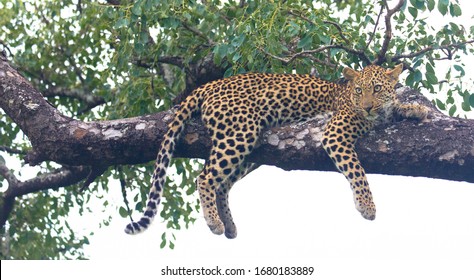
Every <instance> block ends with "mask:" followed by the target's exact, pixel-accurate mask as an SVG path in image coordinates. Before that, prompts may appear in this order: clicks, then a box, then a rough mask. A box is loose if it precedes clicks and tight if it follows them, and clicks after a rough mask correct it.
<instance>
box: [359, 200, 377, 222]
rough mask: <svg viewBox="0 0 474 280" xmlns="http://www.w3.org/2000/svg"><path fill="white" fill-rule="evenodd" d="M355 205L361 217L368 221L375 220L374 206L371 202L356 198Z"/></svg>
mask: <svg viewBox="0 0 474 280" xmlns="http://www.w3.org/2000/svg"><path fill="white" fill-rule="evenodd" d="M355 205H356V209H357V210H358V211H359V212H360V214H361V215H362V217H364V218H365V219H367V220H370V221H372V220H374V219H375V212H376V211H375V204H374V202H373V201H372V200H367V199H361V198H356V199H355Z"/></svg>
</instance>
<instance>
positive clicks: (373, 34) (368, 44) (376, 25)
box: [366, 5, 385, 48]
mask: <svg viewBox="0 0 474 280" xmlns="http://www.w3.org/2000/svg"><path fill="white" fill-rule="evenodd" d="M384 7H385V6H384V5H380V11H379V14H378V16H377V21H376V22H375V26H374V31H373V32H372V34H371V35H370V38H369V41H367V45H366V47H367V48H369V46H370V44H371V43H372V40H373V39H374V37H375V32H376V30H377V27H378V25H379V21H380V16H382V12H383V9H384Z"/></svg>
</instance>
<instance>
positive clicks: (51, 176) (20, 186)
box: [0, 163, 89, 227]
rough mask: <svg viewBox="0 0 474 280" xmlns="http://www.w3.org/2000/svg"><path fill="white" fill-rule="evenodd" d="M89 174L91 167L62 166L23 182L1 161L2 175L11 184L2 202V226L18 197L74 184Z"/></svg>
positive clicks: (0, 223)
mask: <svg viewBox="0 0 474 280" xmlns="http://www.w3.org/2000/svg"><path fill="white" fill-rule="evenodd" d="M87 174H89V168H86V167H83V166H78V167H70V168H61V169H57V170H55V171H53V172H52V173H48V174H43V175H39V176H37V177H35V178H33V179H30V180H27V181H24V182H21V181H19V180H18V179H17V178H16V177H15V176H14V174H13V173H12V172H10V171H9V170H8V168H7V167H6V166H5V165H3V164H1V163H0V175H1V176H3V177H4V178H5V179H6V180H7V182H8V184H9V186H8V189H7V190H6V191H5V192H4V193H3V197H2V198H1V199H2V200H3V201H2V203H0V205H1V207H2V211H1V214H0V227H3V226H4V225H5V223H6V221H7V219H8V216H9V215H10V213H11V211H12V210H13V205H14V201H15V198H16V197H19V196H22V195H25V194H29V193H34V192H38V191H41V190H48V189H54V188H61V187H67V186H70V185H73V184H75V183H78V182H80V181H82V180H83V179H84V178H86V177H87Z"/></svg>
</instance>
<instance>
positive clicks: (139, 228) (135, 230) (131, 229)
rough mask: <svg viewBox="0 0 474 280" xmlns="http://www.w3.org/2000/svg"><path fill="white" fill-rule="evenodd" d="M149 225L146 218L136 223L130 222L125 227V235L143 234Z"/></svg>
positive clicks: (148, 220)
mask: <svg viewBox="0 0 474 280" xmlns="http://www.w3.org/2000/svg"><path fill="white" fill-rule="evenodd" d="M149 224H150V219H149V218H147V217H143V218H141V219H140V221H138V222H131V223H129V224H128V225H127V226H126V227H125V230H124V231H125V233H126V234H130V235H136V234H139V233H142V232H144V231H145V230H146V229H147V228H148V225H149Z"/></svg>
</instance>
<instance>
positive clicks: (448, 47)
mask: <svg viewBox="0 0 474 280" xmlns="http://www.w3.org/2000/svg"><path fill="white" fill-rule="evenodd" d="M472 43H474V40H468V41H464V42H460V43H454V44H449V45H441V46H429V47H426V48H423V49H421V50H419V51H417V52H414V53H408V54H399V55H394V56H393V57H392V60H394V61H399V60H401V59H404V58H414V57H417V56H419V55H422V54H424V53H427V52H431V51H435V50H448V51H450V50H451V49H452V48H454V49H460V48H462V47H463V46H465V45H467V44H472Z"/></svg>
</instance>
